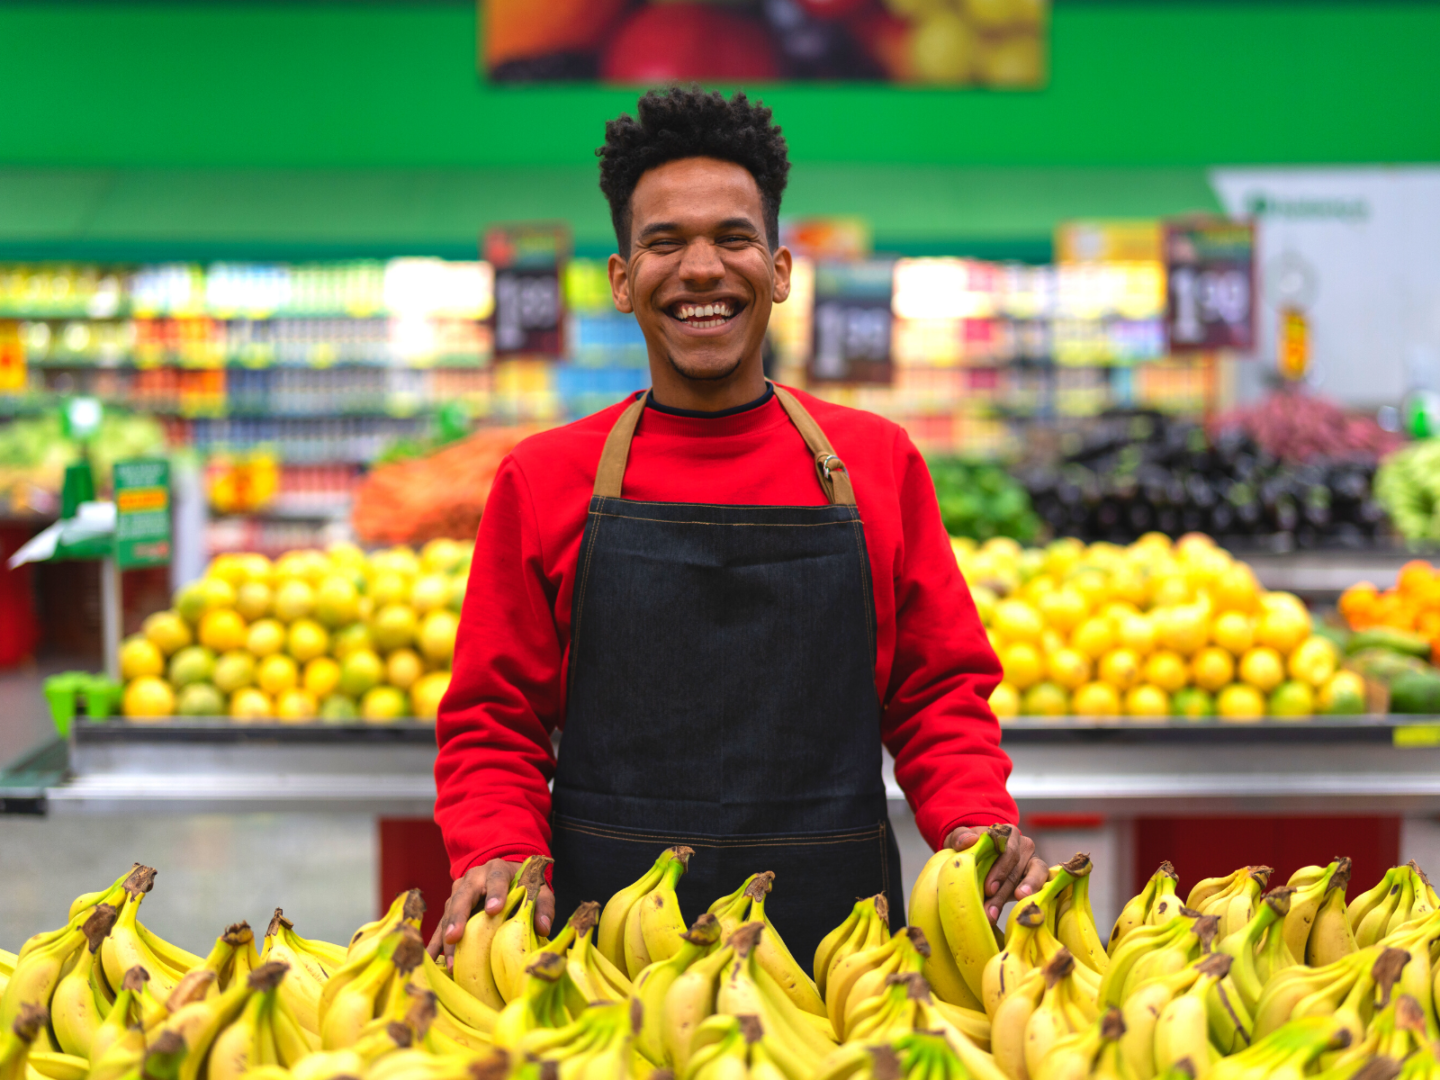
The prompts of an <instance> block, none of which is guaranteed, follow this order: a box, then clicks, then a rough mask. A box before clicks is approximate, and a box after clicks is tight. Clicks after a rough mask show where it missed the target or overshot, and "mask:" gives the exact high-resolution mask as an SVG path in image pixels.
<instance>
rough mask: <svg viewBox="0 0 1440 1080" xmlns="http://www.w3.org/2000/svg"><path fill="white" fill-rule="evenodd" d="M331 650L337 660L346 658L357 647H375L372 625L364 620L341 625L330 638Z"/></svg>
mask: <svg viewBox="0 0 1440 1080" xmlns="http://www.w3.org/2000/svg"><path fill="white" fill-rule="evenodd" d="M330 644H331V650H330V651H331V652H332V653H333V654H334V655H335V659H336V660H344V659H345V657H347V656H349V655H350V654H351V653H352V652H354V651H355V650H356V649H373V648H374V647H375V641H374V639H373V638H372V637H371V636H370V627H369V626H367V625H366V624H365V623H363V622H355V623H351V624H350V625H349V626H345V627H341V628H340V629H339V630H337V631H336V632H335V634H334V635H333V636H332V637H331V639H330Z"/></svg>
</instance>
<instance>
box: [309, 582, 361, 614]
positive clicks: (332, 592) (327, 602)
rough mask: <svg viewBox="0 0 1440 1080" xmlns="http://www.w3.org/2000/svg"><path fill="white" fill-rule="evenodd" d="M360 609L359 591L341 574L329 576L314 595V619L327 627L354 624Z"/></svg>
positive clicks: (353, 583)
mask: <svg viewBox="0 0 1440 1080" xmlns="http://www.w3.org/2000/svg"><path fill="white" fill-rule="evenodd" d="M359 609H360V590H359V589H357V588H356V587H355V582H353V581H352V580H351V579H350V578H348V577H345V576H344V575H343V574H331V575H330V576H329V577H327V578H326V579H325V580H324V581H322V582H320V588H319V589H318V590H317V591H316V593H315V617H316V618H317V619H319V620H320V622H322V623H324V624H325V625H326V626H329V627H336V626H344V625H345V624H346V623H350V622H354V621H355V617H356V614H357V613H358V611H359Z"/></svg>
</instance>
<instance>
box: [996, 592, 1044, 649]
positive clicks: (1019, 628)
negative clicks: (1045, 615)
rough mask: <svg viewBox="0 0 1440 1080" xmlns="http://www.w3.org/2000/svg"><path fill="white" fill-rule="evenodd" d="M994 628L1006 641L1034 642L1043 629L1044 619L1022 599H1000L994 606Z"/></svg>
mask: <svg viewBox="0 0 1440 1080" xmlns="http://www.w3.org/2000/svg"><path fill="white" fill-rule="evenodd" d="M995 629H996V630H997V631H999V632H1000V634H1002V635H1003V636H1004V638H1005V640H1006V641H1028V642H1031V643H1036V642H1039V640H1040V634H1041V633H1042V632H1043V631H1044V629H1045V620H1044V619H1042V618H1041V617H1040V612H1038V611H1036V610H1035V608H1034V607H1033V606H1032V605H1030V604H1027V603H1026V602H1025V601H1024V600H1002V601H1000V603H999V604H997V605H996V606H995Z"/></svg>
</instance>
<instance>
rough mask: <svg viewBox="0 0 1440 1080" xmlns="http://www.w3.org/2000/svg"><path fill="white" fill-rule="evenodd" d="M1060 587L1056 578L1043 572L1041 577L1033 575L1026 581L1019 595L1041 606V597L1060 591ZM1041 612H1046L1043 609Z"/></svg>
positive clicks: (1042, 613)
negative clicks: (1056, 582)
mask: <svg viewBox="0 0 1440 1080" xmlns="http://www.w3.org/2000/svg"><path fill="white" fill-rule="evenodd" d="M1059 588H1060V586H1059V585H1057V584H1055V579H1054V578H1052V577H1049V576H1048V575H1045V574H1041V575H1040V576H1039V577H1032V578H1030V580H1028V581H1027V582H1025V584H1024V585H1023V586H1021V588H1020V592H1019V594H1018V595H1019V596H1020V598H1021V599H1023V600H1028V601H1029V602H1030V603H1032V604H1034V605H1035V606H1036V607H1037V608H1038V607H1040V598H1041V597H1042V596H1049V595H1050V594H1051V593H1053V592H1056V591H1058V590H1059ZM1040 614H1041V615H1042V616H1043V615H1044V614H1045V612H1044V610H1043V609H1042V610H1041V611H1040Z"/></svg>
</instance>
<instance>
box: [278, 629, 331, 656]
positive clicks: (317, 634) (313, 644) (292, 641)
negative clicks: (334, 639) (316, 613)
mask: <svg viewBox="0 0 1440 1080" xmlns="http://www.w3.org/2000/svg"><path fill="white" fill-rule="evenodd" d="M285 645H286V648H287V649H288V650H289V652H290V655H291V656H293V657H294V658H295V660H296V661H297V662H298V663H301V664H304V663H307V662H309V661H311V660H314V659H315V658H316V657H317V656H324V655H325V654H326V653H327V652H328V651H329V650H330V634H329V633H328V632H327V631H326V629H325V628H324V627H323V626H321V625H320V624H319V623H318V622H316V621H315V620H314V619H296V620H295V622H293V623H291V625H290V633H289V635H288V637H287V639H286V642H285Z"/></svg>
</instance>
